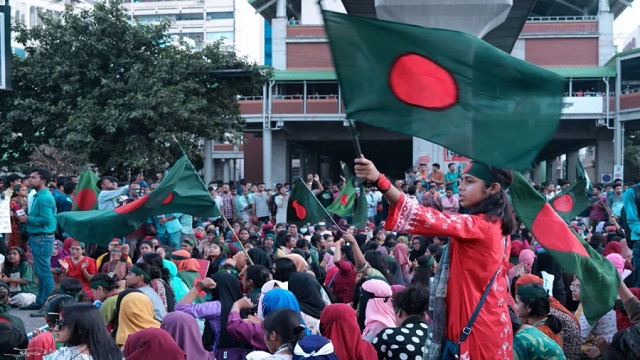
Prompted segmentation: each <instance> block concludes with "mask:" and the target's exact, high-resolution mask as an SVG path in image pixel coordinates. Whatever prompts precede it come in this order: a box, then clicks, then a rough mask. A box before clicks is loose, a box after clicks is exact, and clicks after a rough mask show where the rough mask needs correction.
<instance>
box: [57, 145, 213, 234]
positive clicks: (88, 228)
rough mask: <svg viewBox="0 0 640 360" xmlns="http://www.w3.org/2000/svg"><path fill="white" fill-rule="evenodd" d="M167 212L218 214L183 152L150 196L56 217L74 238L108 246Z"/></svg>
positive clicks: (201, 215) (207, 192)
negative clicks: (114, 240) (112, 207)
mask: <svg viewBox="0 0 640 360" xmlns="http://www.w3.org/2000/svg"><path fill="white" fill-rule="evenodd" d="M170 213H184V214H189V215H193V216H199V217H218V216H220V209H219V208H218V206H217V204H216V202H215V201H214V200H213V198H212V197H211V194H209V191H207V188H206V186H205V185H204V183H203V182H202V179H200V176H198V173H196V170H195V169H194V168H193V165H192V164H191V162H190V161H189V159H188V158H187V156H186V155H183V156H182V157H181V158H180V159H179V160H178V161H177V162H176V163H175V165H173V167H172V168H171V170H169V172H168V173H167V175H166V176H165V178H164V179H163V180H162V182H161V183H160V184H159V185H158V187H157V188H156V189H155V190H154V191H152V192H151V193H150V194H149V195H146V196H143V197H141V198H139V199H138V200H136V201H133V202H131V203H129V204H126V205H124V206H121V207H118V208H116V209H114V210H91V211H70V212H64V213H61V214H58V215H56V218H57V220H58V223H59V224H60V225H61V226H62V227H63V228H64V230H65V231H66V232H67V233H69V235H70V236H71V237H73V238H74V239H76V240H79V241H84V242H89V243H96V244H98V245H102V246H107V245H108V244H109V242H110V241H111V240H112V239H113V238H114V237H122V236H125V235H128V234H131V233H132V232H134V231H135V230H136V229H137V228H138V227H139V226H140V225H141V224H143V223H144V222H145V221H146V220H147V218H148V217H151V216H155V215H162V214H170Z"/></svg>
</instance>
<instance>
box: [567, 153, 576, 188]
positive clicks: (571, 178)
mask: <svg viewBox="0 0 640 360" xmlns="http://www.w3.org/2000/svg"><path fill="white" fill-rule="evenodd" d="M566 156H567V176H566V180H567V181H568V182H571V183H572V182H575V181H576V167H577V166H578V152H577V151H570V152H568V153H567V155H566Z"/></svg>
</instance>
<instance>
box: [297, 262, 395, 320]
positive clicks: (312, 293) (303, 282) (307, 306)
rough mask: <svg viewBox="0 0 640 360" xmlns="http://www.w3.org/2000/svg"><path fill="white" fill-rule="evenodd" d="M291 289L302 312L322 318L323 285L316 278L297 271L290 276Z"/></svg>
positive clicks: (323, 304)
mask: <svg viewBox="0 0 640 360" xmlns="http://www.w3.org/2000/svg"><path fill="white" fill-rule="evenodd" d="M289 290H290V291H291V292H292V293H293V295H295V296H296V299H298V303H299V304H300V310H302V312H304V313H305V314H307V315H309V316H311V317H313V318H316V319H320V314H321V313H322V310H324V307H325V303H324V300H322V295H321V291H322V287H320V284H319V283H318V281H317V280H316V278H314V277H313V276H311V275H309V274H307V273H304V272H295V273H293V274H291V277H290V278H289ZM389 290H391V289H389Z"/></svg>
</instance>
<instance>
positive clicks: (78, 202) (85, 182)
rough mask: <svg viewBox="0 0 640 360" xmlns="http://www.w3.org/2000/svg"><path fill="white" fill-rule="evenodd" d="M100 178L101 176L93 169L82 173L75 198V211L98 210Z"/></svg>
mask: <svg viewBox="0 0 640 360" xmlns="http://www.w3.org/2000/svg"><path fill="white" fill-rule="evenodd" d="M98 180H100V178H99V177H98V175H96V174H95V173H94V172H93V171H91V170H85V171H83V172H81V173H80V177H79V178H78V186H77V187H76V197H75V198H74V199H73V207H72V208H71V210H73V211H78V210H80V211H86V210H98V194H100V189H99V188H98Z"/></svg>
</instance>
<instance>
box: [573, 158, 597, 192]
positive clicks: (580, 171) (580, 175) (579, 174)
mask: <svg viewBox="0 0 640 360" xmlns="http://www.w3.org/2000/svg"><path fill="white" fill-rule="evenodd" d="M576 179H577V180H580V179H584V180H585V181H586V189H587V190H588V191H589V192H591V191H593V185H592V184H591V180H589V174H587V172H586V171H584V166H582V161H580V155H578V162H577V163H576Z"/></svg>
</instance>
